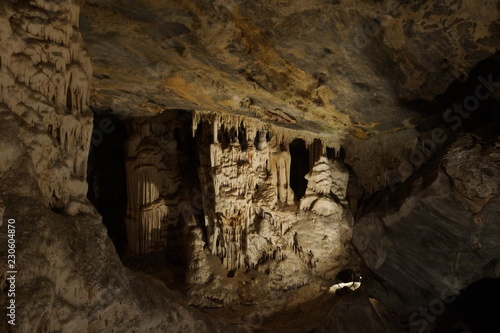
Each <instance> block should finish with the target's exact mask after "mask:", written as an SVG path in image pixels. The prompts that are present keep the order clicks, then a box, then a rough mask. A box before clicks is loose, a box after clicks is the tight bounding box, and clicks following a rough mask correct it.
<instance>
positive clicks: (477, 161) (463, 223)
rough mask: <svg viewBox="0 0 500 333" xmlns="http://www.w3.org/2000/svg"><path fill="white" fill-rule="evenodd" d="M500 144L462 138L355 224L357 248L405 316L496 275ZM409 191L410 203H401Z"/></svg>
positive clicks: (408, 198)
mask: <svg viewBox="0 0 500 333" xmlns="http://www.w3.org/2000/svg"><path fill="white" fill-rule="evenodd" d="M498 146H499V142H498V141H497V143H496V145H495V144H486V143H485V142H483V141H482V140H481V139H479V138H478V137H475V136H471V135H467V136H463V137H460V138H459V139H458V140H457V141H456V142H455V143H453V144H452V145H451V146H450V147H449V148H448V150H447V152H446V154H445V155H444V157H443V158H442V160H441V161H440V163H439V165H435V166H433V167H432V168H430V170H429V169H428V170H425V173H422V174H419V176H416V177H414V178H413V179H412V181H411V182H408V183H405V184H403V185H402V187H401V188H398V189H397V190H396V192H395V193H394V194H393V196H392V197H390V198H388V204H389V206H387V207H385V206H383V207H380V210H378V211H377V212H372V213H369V214H367V215H365V216H364V217H363V218H361V219H360V220H359V221H358V222H357V223H356V224H355V226H354V231H353V232H354V235H353V243H354V245H355V246H356V247H357V249H358V250H359V251H360V253H361V255H362V257H363V259H364V260H365V262H366V263H367V265H368V266H369V267H370V268H371V269H372V270H373V271H374V272H375V273H376V274H377V275H379V276H380V277H382V278H383V279H384V280H385V281H387V286H390V287H391V288H394V289H396V292H397V294H398V295H399V297H400V298H399V299H398V298H392V299H390V300H389V299H387V298H386V299H384V301H385V302H390V303H392V304H397V306H396V307H399V308H400V309H401V311H402V313H405V311H412V310H414V309H415V306H416V305H417V304H420V305H421V304H428V303H429V302H430V301H431V300H432V299H434V298H437V299H441V298H443V296H442V295H443V293H445V295H446V296H445V297H448V296H452V295H454V294H457V293H459V292H460V290H461V289H462V288H464V287H465V286H467V285H469V284H470V283H471V282H473V281H476V280H479V279H481V278H485V277H496V275H495V272H493V271H491V269H490V268H488V267H489V266H488V264H491V263H495V262H497V261H498V259H499V258H498V255H499V253H500V248H499V244H498V234H499V233H500V230H499V225H498V223H497V220H498V216H499V214H500V212H499V208H500V201H499V197H498V193H499V189H500V183H499V181H498V180H499V176H500V168H499V165H500V164H499V162H500V152H499V149H498ZM403 193H406V195H405V196H404V199H402V200H401V199H399V200H398V201H396V200H395V199H396V198H397V197H398V196H401V195H402V194H403Z"/></svg>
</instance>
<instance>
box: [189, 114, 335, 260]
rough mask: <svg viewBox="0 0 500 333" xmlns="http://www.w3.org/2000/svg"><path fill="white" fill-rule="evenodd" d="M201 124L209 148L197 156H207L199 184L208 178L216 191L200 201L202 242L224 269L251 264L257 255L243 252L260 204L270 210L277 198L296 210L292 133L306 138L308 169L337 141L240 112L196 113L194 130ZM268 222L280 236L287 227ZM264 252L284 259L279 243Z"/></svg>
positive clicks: (260, 208) (203, 158)
mask: <svg viewBox="0 0 500 333" xmlns="http://www.w3.org/2000/svg"><path fill="white" fill-rule="evenodd" d="M200 124H201V133H203V138H204V140H205V142H204V144H205V145H206V146H208V147H209V148H208V149H204V151H205V152H204V153H202V155H203V157H201V156H200V160H201V161H205V160H206V161H207V162H206V163H207V165H205V166H203V165H202V169H203V167H205V168H206V169H205V171H204V172H202V173H200V180H201V183H202V186H203V187H207V184H206V183H210V186H208V187H210V188H212V189H213V190H214V194H215V196H214V198H213V199H212V200H211V201H209V200H205V202H204V210H205V224H206V228H207V242H208V244H207V245H208V247H209V249H210V251H211V252H212V253H213V254H215V255H217V256H219V258H221V261H222V263H223V264H224V266H225V267H226V268H227V269H234V268H252V267H254V266H255V265H256V264H257V262H258V260H260V259H259V258H258V257H257V256H255V255H254V254H253V253H247V251H248V249H249V248H253V247H254V246H253V245H251V244H249V242H251V241H252V239H255V238H252V236H251V234H252V233H253V232H255V230H254V222H255V221H256V220H258V219H259V216H260V215H262V214H264V213H263V212H264V211H263V209H262V205H264V206H265V207H266V208H265V209H267V210H268V211H270V212H272V211H273V210H274V209H275V207H276V205H277V204H278V203H281V204H282V205H285V207H286V206H288V207H291V208H290V209H292V210H293V209H295V208H293V207H294V205H293V204H294V193H293V190H292V188H291V186H290V173H291V153H290V143H291V142H292V141H293V140H295V139H296V138H301V139H303V140H304V141H305V143H306V147H307V149H309V154H310V161H311V169H312V166H314V165H315V163H316V162H317V161H318V160H320V158H321V157H322V156H325V155H326V154H327V149H328V147H332V146H333V148H331V149H333V151H334V152H335V154H338V153H339V151H340V144H339V143H335V144H333V145H331V142H330V141H326V140H325V138H323V137H320V138H317V137H316V138H315V137H314V136H313V135H312V134H310V135H309V134H308V133H304V132H300V131H297V130H292V129H288V128H282V127H278V126H274V125H272V124H269V123H266V122H262V121H259V120H257V119H252V118H248V117H244V116H241V115H230V114H223V113H220V114H219V113H213V112H195V113H194V115H193V134H196V133H197V132H199V131H198V129H199V126H200ZM205 155H208V156H206V157H205ZM270 221H272V223H271V225H272V228H275V229H276V230H277V232H278V234H280V235H282V234H283V233H284V232H285V231H286V229H288V228H289V227H290V226H289V225H288V224H287V223H284V222H283V221H282V220H280V219H274V218H272V215H271V218H270ZM273 223H274V224H276V225H274V224H273ZM285 224H286V225H285ZM265 253H266V255H267V256H268V258H272V259H275V260H280V259H283V258H284V256H283V254H282V252H281V251H280V250H279V248H274V247H271V248H268V249H267V250H266V252H265Z"/></svg>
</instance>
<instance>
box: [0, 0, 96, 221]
mask: <svg viewBox="0 0 500 333" xmlns="http://www.w3.org/2000/svg"><path fill="white" fill-rule="evenodd" d="M0 6H1V14H2V15H1V16H0V27H1V29H0V33H1V36H0V49H2V54H1V61H0V71H1V76H2V80H0V105H1V106H2V109H3V110H4V111H8V112H11V114H12V115H13V116H14V117H15V119H16V122H18V124H19V134H20V138H21V139H22V141H23V144H24V145H26V146H27V147H29V149H27V152H28V154H29V157H30V159H31V164H32V165H33V167H34V169H35V172H36V174H37V181H38V185H39V189H40V191H41V192H42V193H43V196H44V200H45V203H46V204H47V205H49V206H51V207H53V208H55V209H59V210H65V211H66V212H68V213H70V214H75V213H77V212H78V211H79V210H80V209H85V206H84V205H81V202H84V201H85V196H86V193H87V184H86V182H85V179H86V175H87V156H88V149H89V144H90V133H91V130H92V114H91V112H90V110H89V108H88V103H89V93H90V77H91V76H92V67H91V64H90V59H89V57H88V55H87V53H86V52H85V51H84V49H83V47H82V37H81V35H80V33H79V31H78V23H79V7H78V5H77V4H76V3H74V2H73V1H63V2H60V3H54V2H47V1H30V2H29V3H26V2H22V3H21V2H11V1H5V2H3V3H2V4H1V5H0ZM3 163H4V164H5V163H6V162H3ZM7 163H8V161H7ZM5 168H6V167H5V166H4V169H5Z"/></svg>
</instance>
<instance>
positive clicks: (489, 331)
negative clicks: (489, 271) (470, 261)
mask: <svg viewBox="0 0 500 333" xmlns="http://www.w3.org/2000/svg"><path fill="white" fill-rule="evenodd" d="M432 310H434V311H436V309H432ZM499 314H500V278H496V279H494V278H486V279H482V280H479V281H476V282H473V283H471V284H470V285H469V286H468V287H467V288H465V289H464V290H461V291H460V294H459V295H458V296H457V297H456V299H454V302H453V303H451V304H450V305H449V306H448V307H447V308H446V310H445V311H444V312H443V314H442V315H440V316H439V317H438V319H437V320H436V327H435V328H434V329H433V330H432V333H452V332H457V333H458V332H471V333H497V332H500V316H499Z"/></svg>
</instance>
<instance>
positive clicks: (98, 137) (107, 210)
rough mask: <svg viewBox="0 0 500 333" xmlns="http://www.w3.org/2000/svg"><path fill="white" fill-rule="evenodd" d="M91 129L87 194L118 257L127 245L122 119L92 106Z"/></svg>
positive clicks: (125, 135)
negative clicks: (99, 215) (92, 118)
mask: <svg viewBox="0 0 500 333" xmlns="http://www.w3.org/2000/svg"><path fill="white" fill-rule="evenodd" d="M92 111H93V113H94V129H93V131H92V141H91V147H90V153H89V159H88V171H87V182H88V184H89V188H88V193H87V197H88V199H89V200H90V202H91V203H92V204H93V205H94V207H95V208H96V209H97V211H98V212H99V214H101V215H102V221H103V223H104V225H105V226H106V228H107V229H108V235H109V237H110V238H111V240H112V241H113V244H114V245H115V248H116V251H117V252H118V254H119V255H120V256H121V255H122V254H123V251H124V250H125V249H126V246H127V232H126V228H125V223H124V221H125V214H126V208H127V185H126V172H125V151H124V142H125V139H126V137H127V132H126V128H125V124H124V122H123V121H122V120H121V119H120V118H118V117H116V116H114V115H111V114H109V113H108V112H104V111H102V110H98V109H93V110H92Z"/></svg>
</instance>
